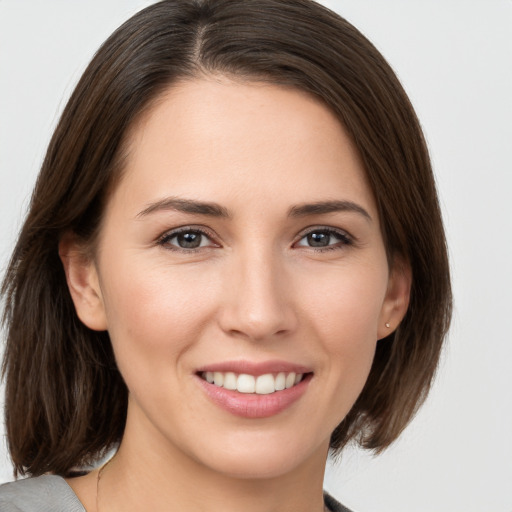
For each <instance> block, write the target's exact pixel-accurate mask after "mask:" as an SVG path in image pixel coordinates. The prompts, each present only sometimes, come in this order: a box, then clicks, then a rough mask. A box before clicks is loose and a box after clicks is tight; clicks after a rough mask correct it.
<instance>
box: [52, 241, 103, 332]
mask: <svg viewBox="0 0 512 512" xmlns="http://www.w3.org/2000/svg"><path fill="white" fill-rule="evenodd" d="M59 256H60V259H61V261H62V265H63V266H64V272H65V274H66V281H67V284H68V289H69V292H70V294H71V298H72V299H73V303H74V305H75V310H76V313H77V315H78V318H80V320H81V321H82V322H83V323H84V324H85V325H86V326H87V327H89V328H90V329H93V330H95V331H104V330H106V329H107V319H106V315H105V307H104V304H103V296H102V293H101V288H100V283H99V279H98V272H97V269H96V265H95V264H94V261H93V260H92V258H90V257H88V256H87V255H86V254H85V251H84V248H83V247H82V246H81V245H80V244H79V242H78V241H77V240H76V237H75V236H74V235H73V234H71V233H67V234H65V235H64V236H63V237H62V239H61V240H60V242H59Z"/></svg>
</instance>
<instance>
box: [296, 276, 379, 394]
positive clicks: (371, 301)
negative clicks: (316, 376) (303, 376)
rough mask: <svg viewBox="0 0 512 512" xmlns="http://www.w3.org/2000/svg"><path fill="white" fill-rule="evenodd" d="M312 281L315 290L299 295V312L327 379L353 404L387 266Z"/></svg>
mask: <svg viewBox="0 0 512 512" xmlns="http://www.w3.org/2000/svg"><path fill="white" fill-rule="evenodd" d="M317 278H318V279H317V280H316V281H317V283H318V284H319V286H316V287H315V288H314V289H309V291H308V293H307V294H306V293H304V292H302V295H303V296H305V297H307V298H308V299H307V303H304V305H303V308H304V311H303V314H304V316H305V317H307V318H309V319H310V322H311V326H312V331H313V332H315V333H317V336H318V339H319V341H320V343H321V345H322V352H323V354H324V355H325V356H326V359H325V363H324V364H325V366H326V367H327V368H328V369H329V374H330V375H331V378H332V379H334V380H337V381H338V385H339V384H341V385H342V386H343V387H344V389H345V391H346V392H347V396H348V395H351V396H353V398H354V400H355V395H357V394H358V393H359V392H360V390H361V389H362V387H363V386H364V383H365V381H366V378H367V376H368V373H369V371H370V368H371V364H372V361H373V357H374V354H375V348H376V345H377V339H378V335H377V332H378V327H379V321H380V313H381V308H382V304H383V302H384V298H385V294H386V288H387V268H386V267H385V266H382V268H381V267H380V266H377V267H363V268H362V269H361V270H357V269H354V268H353V267H352V268H351V269H350V272H342V271H341V270H340V271H339V272H338V277H337V278H336V279H333V278H332V276H331V277H330V278H328V279H327V278H326V279H324V280H322V279H321V278H320V276H317ZM321 284H322V285H321ZM341 381H342V382H341Z"/></svg>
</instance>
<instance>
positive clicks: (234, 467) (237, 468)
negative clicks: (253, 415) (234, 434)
mask: <svg viewBox="0 0 512 512" xmlns="http://www.w3.org/2000/svg"><path fill="white" fill-rule="evenodd" d="M269 437H270V438H269ZM212 444H213V443H212ZM217 446H223V449H222V450H220V449H219V450H215V451H214V452H212V450H211V445H210V449H209V450H208V448H207V447H205V451H204V452H202V454H201V457H200V458H197V459H196V460H198V462H200V463H201V464H203V465H205V466H208V467H209V468H211V469H212V470H213V471H215V472H216V473H218V474H223V475H225V476H228V477H230V478H239V479H271V478H278V477H283V476H285V475H287V474H291V473H294V472H295V471H300V468H301V466H303V465H309V464H311V463H312V462H313V463H314V465H315V466H316V465H317V464H316V463H315V461H317V462H318V467H323V466H324V465H325V461H326V458H327V453H328V448H329V441H328V440H327V441H325V442H323V443H320V444H319V445H312V443H311V442H309V443H308V442H302V441H299V440H296V441H295V442H294V441H293V440H292V439H290V436H287V438H284V439H283V438H281V439H277V438H276V439H272V436H268V437H267V438H265V436H263V437H262V438H261V439H257V440H254V439H253V440H252V441H248V440H246V442H244V443H241V442H239V443H233V442H231V443H227V444H222V443H220V442H219V443H218V444H217ZM206 450H208V451H206Z"/></svg>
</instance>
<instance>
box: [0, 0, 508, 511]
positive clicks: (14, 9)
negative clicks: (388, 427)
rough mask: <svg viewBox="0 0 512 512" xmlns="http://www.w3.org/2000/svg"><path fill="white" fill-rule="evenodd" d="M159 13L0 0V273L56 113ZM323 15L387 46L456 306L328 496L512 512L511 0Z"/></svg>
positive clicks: (360, 6)
mask: <svg viewBox="0 0 512 512" xmlns="http://www.w3.org/2000/svg"><path fill="white" fill-rule="evenodd" d="M149 3H152V2H150V1H148V0H87V1H85V0H74V1H71V0H60V1H59V0H44V1H42V0H0V267H1V271H2V274H3V269H4V268H5V265H6V261H7V258H8V255H9V253H10V251H11V249H12V245H13V243H14V239H15V235H16V232H17V230H18V228H19V226H20V222H21V219H22V216H23V212H24V211H25V208H26V206H27V203H28V199H29V195H30V190H31V188H32V185H33V182H34V179H35V177H36V174H37V171H38V167H39V165H40V163H41V160H42V157H43V153H44V150H45V147H46V145H47V143H48V141H49V138H50V134H51V131H52V128H53V127H54V125H55V123H56V120H57V118H58V112H60V110H61V109H62V107H63V105H64V103H65V101H66V99H67V97H68V96H69V94H70V92H71V90H72V88H73V85H74V84H75V83H76V81H77V79H78V77H79V75H80V73H81V72H82V71H83V69H84V67H85V65H86V63H87V62H88V61H89V59H90V58H91V56H92V54H93V53H94V51H95V50H96V49H97V47H98V46H99V45H100V43H101V42H102V41H103V40H104V39H105V38H106V37H107V36H108V35H109V34H110V33H111V32H112V31H113V30H114V29H115V28H116V27H117V26H118V25H119V24H120V23H121V22H122V21H124V20H125V19H126V18H127V17H128V16H129V15H131V14H132V13H134V12H135V11H136V10H138V9H139V8H141V7H144V6H146V5H148V4H149ZM324 3H325V4H327V5H328V6H329V7H331V8H333V9H335V10H337V11H338V12H339V13H340V14H341V15H342V16H344V17H346V18H347V19H348V20H349V21H351V22H352V23H353V24H355V25H356V26H357V27H358V28H359V29H360V30H362V32H363V33H365V34H366V35H367V36H368V37H369V38H370V39H371V40H372V41H373V42H374V43H375V44H376V46H377V47H378V48H379V49H380V50H381V51H382V53H383V54H384V55H385V56H386V57H387V59H388V60H389V62H390V63H391V65H392V66H393V68H394V69H395V70H396V72H397V73H398V75H399V77H400V78H401V80H402V82H403V84H404V86H405V89H406V90H407V92H408V93H409V95H410V97H411V99H412V101H413V103H414V105H415V107H416V109H417V112H418V115H419V117H420V119H421V121H422V123H423V126H424V129H425V133H426V136H427V139H428V142H429V145H430V148H431V153H432V158H433V162H434V167H435V172H436V176H437V181H438V185H439V191H440V196H441V202H442V206H443V212H444V217H445V221H446V227H447V232H448V239H449V244H450V252H451V261H452V271H453V285H454V292H455V301H456V302H455V317H454V322H453V328H452V331H451V335H450V337H449V343H448V345H447V348H446V351H445V354H444V357H443V360H442V365H441V369H440V372H439V375H438V378H437V381H436V385H435V388H434V390H433V392H432V394H431V396H430V398H429V400H428V402H427V404H426V405H425V407H424V408H423V409H422V410H421V412H420V413H419V414H418V416H417V417H416V419H415V420H414V422H413V423H412V424H411V426H410V427H409V428H408V429H407V430H406V431H405V432H404V434H403V436H402V437H401V439H400V440H399V441H398V442H397V443H396V444H395V445H394V446H393V447H392V448H390V449H389V450H388V451H387V452H385V453H384V454H383V455H381V456H379V457H377V458H372V457H371V456H370V455H369V454H366V453H362V452H360V451H357V450H349V451H347V452H346V454H345V456H344V458H343V460H342V462H341V464H340V465H339V466H337V467H335V468H329V470H328V472H327V476H326V482H325V485H326V488H327V489H328V490H329V491H331V492H332V493H333V494H334V495H335V496H336V497H338V498H339V499H340V500H342V501H343V502H344V503H345V504H346V505H347V506H350V507H352V508H353V509H354V510H355V511H359V512H388V511H389V512H391V511H393V512H411V511H414V512H457V511H461V512H462V511H464V512H489V511H493V512H512V489H511V482H512V371H511V368H510V367H511V363H512V272H511V266H512V237H511V234H510V232H511V228H512V201H511V200H510V195H511V192H512V177H511V175H512V165H511V164H512V158H511V156H510V147H511V145H512V128H511V119H512V101H511V94H512V1H510V0H434V1H432V0H428V1H427V0H423V1H420V0H385V1H384V0H380V1H378V0H375V1H371V0H338V1H336V0H333V1H325V2H324ZM1 433H2V431H0V434H1ZM3 444H4V443H0V445H1V447H0V482H1V481H7V480H10V479H11V467H10V465H9V461H8V457H7V455H6V451H5V448H4V446H3Z"/></svg>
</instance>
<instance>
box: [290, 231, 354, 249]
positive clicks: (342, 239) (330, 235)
mask: <svg viewBox="0 0 512 512" xmlns="http://www.w3.org/2000/svg"><path fill="white" fill-rule="evenodd" d="M350 243H351V240H350V238H349V237H348V236H347V235H345V234H344V233H340V232H338V231H332V230H329V229H318V230H315V231H310V232H309V233H308V234H307V235H305V236H303V237H302V238H301V239H300V240H299V241H298V242H297V245H298V246H299V247H312V248H316V249H322V248H335V246H338V245H349V244H350Z"/></svg>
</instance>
